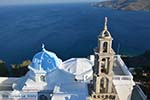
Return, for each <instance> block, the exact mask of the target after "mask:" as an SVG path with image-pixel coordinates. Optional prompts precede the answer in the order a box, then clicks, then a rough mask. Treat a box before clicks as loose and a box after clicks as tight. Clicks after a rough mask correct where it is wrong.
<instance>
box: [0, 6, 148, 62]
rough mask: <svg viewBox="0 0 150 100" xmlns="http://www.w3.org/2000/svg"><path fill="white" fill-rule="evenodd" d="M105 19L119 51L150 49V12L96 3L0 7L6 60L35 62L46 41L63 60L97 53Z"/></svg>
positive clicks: (0, 55)
mask: <svg viewBox="0 0 150 100" xmlns="http://www.w3.org/2000/svg"><path fill="white" fill-rule="evenodd" d="M104 17H108V29H109V31H110V33H111V35H112V37H113V48H114V50H115V51H116V53H118V54H122V55H130V56H134V55H138V54H141V53H143V52H144V51H145V50H150V12H145V11H120V10H113V9H111V8H100V7H99V8H98V7H93V6H91V4H90V3H72V4H71V3H67V4H42V5H22V6H21V5H19V6H1V7H0V59H2V60H4V61H5V62H6V63H7V64H17V63H21V62H22V61H24V60H27V59H29V60H32V58H33V56H34V55H35V54H36V53H38V52H40V51H41V50H42V43H43V44H44V45H45V48H46V49H47V50H49V51H52V52H54V53H56V55H57V56H58V57H59V58H61V59H62V60H66V59H69V58H73V57H88V56H89V55H91V54H94V51H93V49H94V48H95V47H96V46H97V42H98V35H99V34H100V32H101V31H102V30H103V26H104Z"/></svg>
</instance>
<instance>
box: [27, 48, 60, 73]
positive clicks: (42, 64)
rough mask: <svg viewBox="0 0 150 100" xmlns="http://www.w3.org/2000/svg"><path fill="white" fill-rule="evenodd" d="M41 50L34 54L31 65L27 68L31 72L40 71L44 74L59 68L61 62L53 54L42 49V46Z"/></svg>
mask: <svg viewBox="0 0 150 100" xmlns="http://www.w3.org/2000/svg"><path fill="white" fill-rule="evenodd" d="M42 48H43V49H42V51H41V52H39V53H37V54H35V56H34V57H33V59H32V63H31V65H30V66H29V68H30V69H32V70H40V71H41V70H42V71H45V72H50V71H52V70H54V69H57V68H58V67H60V65H61V63H62V60H61V59H59V58H58V57H57V56H56V54H55V53H53V52H50V51H47V50H46V49H45V48H44V45H43V46H42Z"/></svg>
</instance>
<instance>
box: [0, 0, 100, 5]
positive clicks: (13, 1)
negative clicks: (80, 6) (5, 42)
mask: <svg viewBox="0 0 150 100" xmlns="http://www.w3.org/2000/svg"><path fill="white" fill-rule="evenodd" d="M95 1H102V0H0V5H21V4H22V5H24V4H42V3H66V2H95Z"/></svg>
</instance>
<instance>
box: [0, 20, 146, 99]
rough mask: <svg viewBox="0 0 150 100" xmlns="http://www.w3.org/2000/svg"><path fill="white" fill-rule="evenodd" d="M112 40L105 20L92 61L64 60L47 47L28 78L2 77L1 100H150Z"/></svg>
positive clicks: (80, 59)
mask: <svg viewBox="0 0 150 100" xmlns="http://www.w3.org/2000/svg"><path fill="white" fill-rule="evenodd" d="M112 40H113V38H112V36H111V34H110V32H109V31H108V29H107V18H105V25H104V30H103V31H102V32H101V34H100V35H99V37H98V47H97V48H96V49H95V51H94V52H95V54H94V55H91V56H90V58H89V59H88V58H71V59H69V60H66V61H62V60H61V59H60V58H58V57H57V56H56V54H55V53H53V52H50V51H47V50H46V49H45V47H44V45H43V46H42V50H41V51H40V52H39V53H37V54H35V56H34V57H33V59H32V63H31V64H30V65H29V66H28V68H29V71H28V72H27V73H26V75H25V76H23V77H20V78H15V77H0V100H146V96H145V95H144V93H143V91H142V90H141V89H140V88H139V86H136V85H135V82H134V81H133V76H132V74H131V73H130V72H129V70H128V68H127V66H126V65H125V63H124V62H123V60H122V59H121V57H120V55H116V54H115V52H114V50H113V49H112Z"/></svg>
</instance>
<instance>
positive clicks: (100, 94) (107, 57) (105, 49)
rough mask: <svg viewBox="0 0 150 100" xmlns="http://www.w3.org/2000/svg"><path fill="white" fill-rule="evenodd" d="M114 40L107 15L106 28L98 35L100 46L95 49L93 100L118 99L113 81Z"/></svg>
mask: <svg viewBox="0 0 150 100" xmlns="http://www.w3.org/2000/svg"><path fill="white" fill-rule="evenodd" d="M112 40H113V38H112V37H111V35H110V32H109V31H108V29H107V17H105V24H104V29H103V31H102V32H101V34H100V35H99V37H98V47H97V48H96V49H95V65H94V68H93V69H94V71H93V72H94V74H93V91H92V95H91V98H92V99H91V100H117V99H116V93H115V91H114V89H113V88H114V87H113V83H112V69H113V63H114V54H115V52H114V51H113V49H112Z"/></svg>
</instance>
